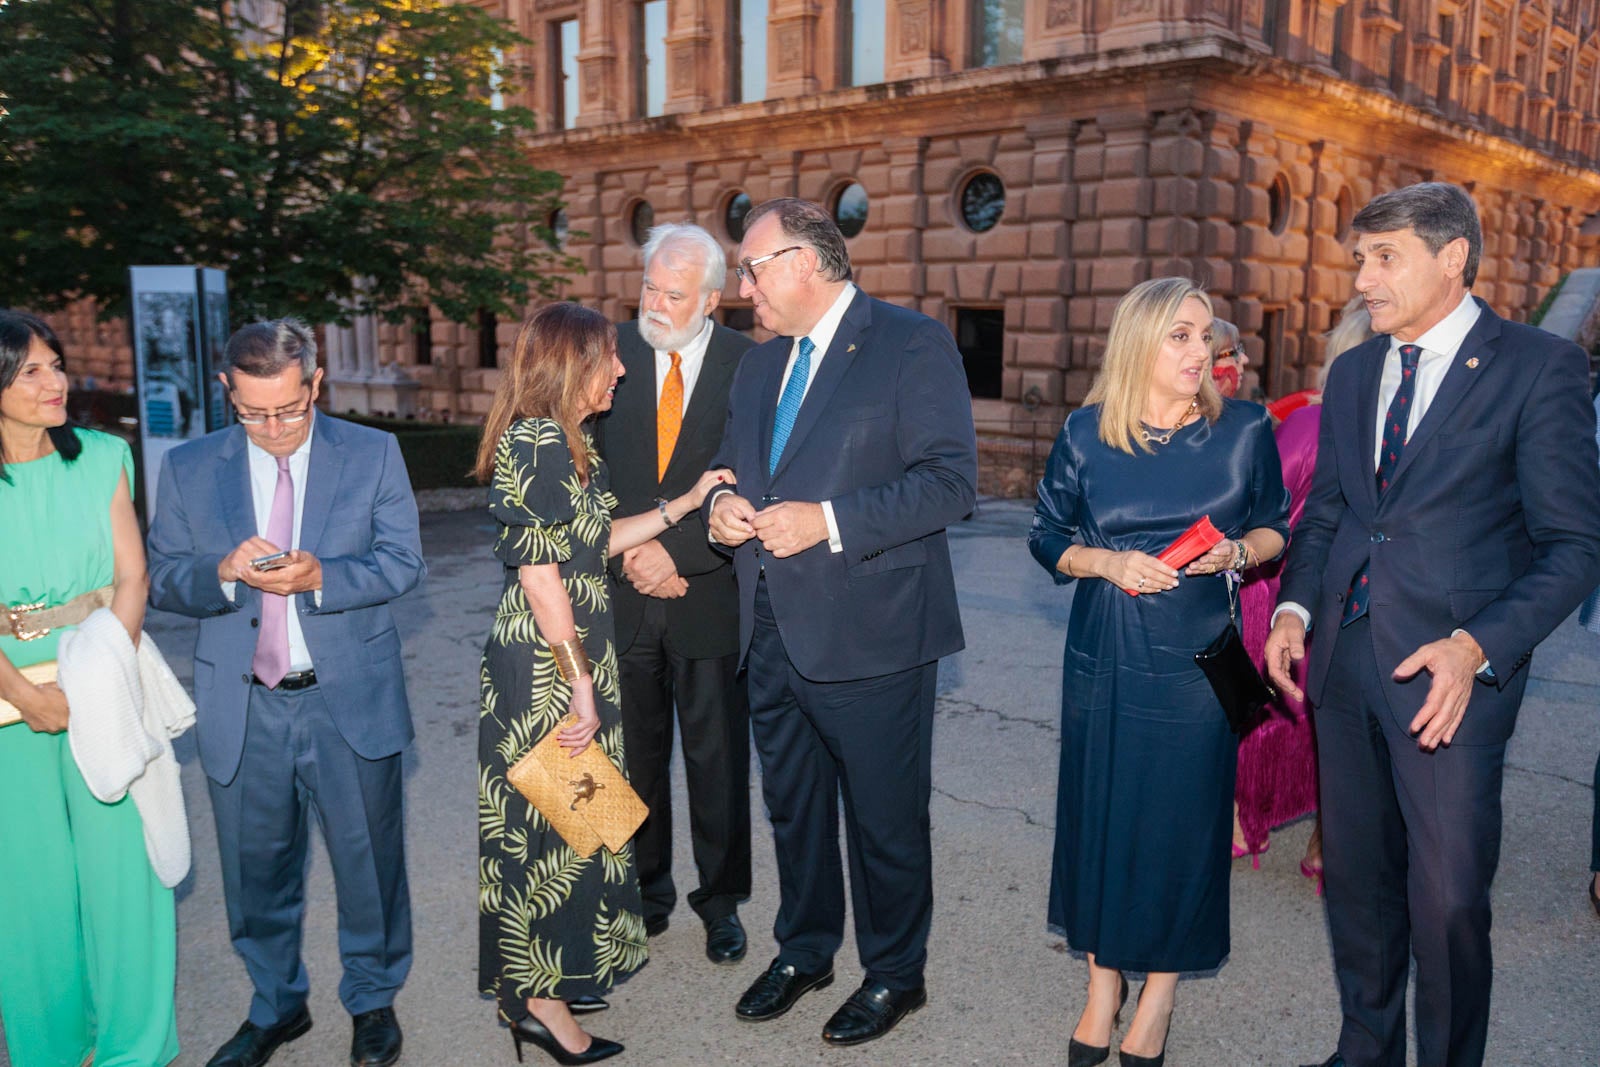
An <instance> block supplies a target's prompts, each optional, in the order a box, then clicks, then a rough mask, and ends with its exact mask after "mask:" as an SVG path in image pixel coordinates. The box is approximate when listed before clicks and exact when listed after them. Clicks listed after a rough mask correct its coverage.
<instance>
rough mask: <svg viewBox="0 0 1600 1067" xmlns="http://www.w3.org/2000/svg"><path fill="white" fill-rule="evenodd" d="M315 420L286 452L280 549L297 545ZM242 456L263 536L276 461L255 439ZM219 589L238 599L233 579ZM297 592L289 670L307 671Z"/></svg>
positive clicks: (259, 533) (292, 605) (310, 665)
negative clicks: (284, 540)
mask: <svg viewBox="0 0 1600 1067" xmlns="http://www.w3.org/2000/svg"><path fill="white" fill-rule="evenodd" d="M316 420H317V416H316V413H315V412H312V414H311V426H310V428H309V430H308V432H307V433H306V439H305V440H304V441H302V442H300V447H299V448H297V449H295V450H294V451H293V452H291V453H290V454H289V477H290V478H291V479H292V480H293V481H294V542H293V543H292V544H287V545H279V546H278V547H279V548H280V549H282V548H299V547H300V517H301V513H302V512H304V511H305V507H306V474H307V472H308V471H309V470H310V469H311V439H312V438H313V437H314V436H316ZM245 456H246V458H247V459H248V460H249V463H250V499H251V503H252V504H253V505H254V506H255V512H256V534H257V536H259V537H263V538H264V537H266V536H267V523H268V522H269V521H270V520H271V518H272V498H273V497H274V496H276V495H277V492H278V461H277V459H276V458H275V457H274V456H272V455H271V454H270V453H269V452H267V451H266V449H264V448H261V447H260V446H259V445H257V444H256V443H255V442H254V441H251V442H249V444H248V445H247V446H246V448H245ZM222 592H223V594H224V595H226V596H227V598H228V599H229V600H234V601H235V602H237V599H236V598H235V597H234V595H233V594H234V583H233V582H223V583H222ZM298 596H299V594H294V595H291V596H290V597H289V671H290V673H294V672H295V671H309V670H311V669H312V668H313V667H314V666H315V664H313V663H312V662H311V651H310V649H308V648H307V647H306V638H305V634H304V633H302V632H301V630H300V608H299V604H298ZM312 598H313V601H314V602H315V603H318V604H320V603H321V601H322V597H321V595H320V594H319V593H313V594H312Z"/></svg>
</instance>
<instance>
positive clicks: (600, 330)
mask: <svg viewBox="0 0 1600 1067" xmlns="http://www.w3.org/2000/svg"><path fill="white" fill-rule="evenodd" d="M621 374H622V364H621V362H620V361H618V359H617V355H616V332H615V330H613V329H612V326H611V324H610V323H609V322H607V321H606V319H605V318H604V317H603V316H602V315H600V314H599V313H598V312H595V311H591V310H589V309H587V308H582V307H579V306H578V305H576V304H568V303H560V304H552V305H550V306H548V307H545V308H543V309H541V310H540V311H539V312H538V313H537V314H535V315H534V316H533V317H532V318H530V319H529V320H528V321H527V322H526V323H524V324H523V326H522V329H521V330H520V331H519V332H518V334H517V339H516V341H515V343H514V344H513V346H512V354H511V363H510V366H508V367H507V368H506V371H505V374H504V375H503V376H502V378H501V380H500V385H499V388H498V390H497V391H496V393H495V398H494V404H493V406H492V407H491V409H490V412H489V417H488V419H487V420H486V422H485V425H484V438H483V443H482V445H481V446H480V447H479V451H478V462H477V468H476V473H477V475H478V477H479V479H480V480H485V481H490V482H491V486H490V491H489V509H490V512H491V513H492V514H493V515H494V517H495V519H496V521H497V522H498V523H499V524H500V529H499V533H498V536H497V538H496V540H495V547H494V552H495V555H496V557H498V558H499V559H500V560H501V561H502V562H503V563H504V564H505V585H504V589H503V592H502V594H501V597H500V603H499V605H498V607H497V608H496V610H495V618H494V625H493V628H492V629H491V631H490V634H489V640H488V643H487V645H486V646H485V648H484V653H483V667H482V673H481V686H482V699H483V702H482V709H481V714H480V718H479V734H478V736H479V741H478V766H479V770H478V828H479V860H478V875H479V909H478V910H479V990H480V992H482V993H483V995H484V996H488V997H494V998H495V999H496V1000H497V1001H498V1002H499V1008H500V1013H501V1015H502V1016H503V1017H504V1018H505V1020H506V1021H507V1022H508V1023H509V1024H510V1025H511V1027H512V1035H513V1038H514V1039H515V1040H516V1043H517V1047H518V1056H519V1058H520V1055H521V1045H522V1042H523V1041H524V1040H526V1041H530V1042H532V1043H534V1044H537V1045H539V1046H540V1047H542V1048H544V1049H545V1050H546V1051H547V1052H549V1053H550V1054H551V1055H552V1056H554V1057H555V1058H556V1059H558V1060H560V1061H562V1062H593V1061H595V1060H599V1059H604V1058H605V1057H607V1056H611V1055H615V1054H616V1053H618V1052H621V1051H622V1046H621V1045H618V1044H616V1043H614V1042H609V1041H606V1040H604V1039H602V1038H595V1037H591V1036H590V1035H589V1034H587V1033H585V1032H584V1031H583V1029H582V1028H581V1027H579V1026H578V1024H577V1022H576V1020H575V1019H574V1018H573V1015H572V1012H571V1011H570V1009H569V1008H568V1005H567V1002H568V1001H571V1000H573V999H574V998H578V997H594V996H596V995H599V994H602V993H604V992H606V991H607V990H609V989H610V988H611V987H612V985H613V984H615V983H616V982H617V981H619V980H621V979H623V978H626V977H627V976H628V975H630V974H632V973H633V972H634V971H636V970H638V969H639V968H640V967H641V966H643V965H644V962H645V958H646V956H647V954H648V953H647V949H646V939H645V931H644V921H643V919H642V918H641V917H640V903H639V883H638V875H637V872H636V871H635V868H634V863H633V849H632V847H631V846H629V847H626V848H624V849H623V850H622V851H621V852H620V853H612V852H610V851H608V850H607V849H605V848H601V849H599V850H598V851H596V852H595V853H594V854H593V855H591V856H589V857H587V858H583V857H580V856H578V855H577V853H575V852H574V851H573V850H572V849H571V848H569V847H568V846H567V844H566V842H565V841H564V840H562V838H561V836H560V835H559V834H557V833H556V832H555V831H554V830H553V829H552V828H551V826H550V824H549V823H548V822H546V821H545V819H544V817H543V816H541V815H540V814H539V813H538V812H537V811H536V810H535V809H534V808H533V806H532V805H530V804H529V803H528V802H527V801H526V800H525V799H523V797H522V795H521V794H519V793H518V792H517V791H516V790H515V789H514V788H513V787H512V786H511V784H510V783H509V782H508V781H507V780H506V769H507V768H508V767H509V766H511V765H512V764H514V763H515V762H516V761H517V760H518V759H520V758H521V757H522V755H523V754H524V753H526V752H527V751H528V749H530V748H532V747H533V745H534V744H536V743H537V742H538V741H539V740H540V739H541V738H543V737H544V736H545V735H546V734H547V733H549V732H550V731H551V730H553V729H556V730H559V731H560V732H559V738H560V744H561V746H562V748H564V749H566V750H567V751H568V752H569V753H570V754H572V755H576V754H577V753H578V752H580V751H582V750H583V749H584V748H585V747H587V746H588V745H589V744H590V742H591V741H592V742H594V743H596V744H598V745H599V746H600V748H601V750H602V751H604V752H605V754H606V755H607V756H609V757H610V758H611V759H612V761H613V762H615V763H616V764H617V765H618V766H619V767H623V768H624V769H625V764H624V761H623V752H622V726H621V720H620V718H619V713H618V692H617V670H616V651H615V649H614V648H613V647H612V620H611V615H610V603H609V599H608V597H607V595H606V588H605V560H606V556H607V555H608V554H609V555H615V554H617V553H619V552H622V551H624V550H626V549H628V548H631V547H633V546H635V545H639V544H643V543H644V542H646V541H649V540H650V539H652V538H654V537H656V536H658V535H659V534H660V533H661V532H662V531H663V530H664V529H666V527H667V523H668V521H669V520H670V521H671V522H672V523H676V522H677V521H678V520H679V519H681V518H682V517H683V516H684V515H686V514H688V513H689V512H690V511H693V510H695V509H697V508H699V506H700V502H701V500H702V499H703V498H704V496H705V493H706V489H707V488H708V487H709V486H711V485H715V484H717V482H718V481H719V480H727V479H728V478H729V476H728V474H727V472H721V473H720V477H719V475H717V474H707V475H706V476H704V477H703V478H702V479H701V481H700V484H698V485H697V486H696V487H695V488H694V489H693V490H691V491H690V492H688V493H685V494H684V495H683V496H681V497H678V498H677V499H675V500H672V501H668V502H667V503H666V505H665V509H664V510H665V512H666V514H663V513H662V510H661V509H657V510H654V511H650V512H648V513H646V514H643V515H635V516H632V517H630V518H625V519H619V520H617V521H616V522H615V523H614V524H613V522H612V520H611V509H612V508H613V507H615V506H616V499H615V498H614V497H613V496H612V495H611V493H610V492H608V490H607V486H608V478H607V474H606V469H605V466H604V464H603V463H602V462H601V461H600V459H599V457H598V456H597V455H596V454H595V453H594V451H593V448H592V446H591V444H590V440H589V435H588V433H587V432H585V431H584V430H583V429H582V424H583V423H584V422H585V421H586V420H587V419H589V418H590V417H591V416H593V415H595V414H596V413H598V412H601V411H606V410H609V409H610V407H611V397H612V395H613V393H614V392H615V389H616V385H617V380H618V378H619V377H620V376H621ZM641 387H642V388H649V387H650V383H648V382H646V383H643V384H642V386H641ZM574 639H575V640H576V642H577V643H578V644H579V645H581V647H582V651H583V653H584V654H586V656H587V659H588V661H589V662H588V664H584V663H583V662H582V659H581V657H580V658H579V659H578V662H577V664H576V669H575V670H572V673H575V674H576V675H577V677H576V678H575V679H574V680H572V681H570V682H569V681H568V679H567V678H566V677H565V676H564V673H563V670H562V669H559V668H560V665H558V663H557V657H556V654H555V653H554V652H553V651H552V647H551V646H552V645H554V646H556V647H557V648H561V647H562V646H563V643H564V642H567V641H572V640H574ZM568 666H569V669H571V665H568ZM569 716H570V718H568V717H569ZM563 719H565V720H566V721H565V722H563ZM574 1057H577V1059H574Z"/></svg>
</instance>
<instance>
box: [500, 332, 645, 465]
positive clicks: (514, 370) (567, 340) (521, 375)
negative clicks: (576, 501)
mask: <svg viewBox="0 0 1600 1067" xmlns="http://www.w3.org/2000/svg"><path fill="white" fill-rule="evenodd" d="M616 350H617V329H616V327H615V326H613V325H611V320H610V319H607V318H606V317H605V316H604V315H602V314H600V312H598V311H594V310H592V309H590V308H586V307H583V306H582V305H580V304H573V303H568V302H565V301H562V302H560V303H555V304H546V305H545V306H544V307H542V308H540V309H539V310H538V311H536V312H534V313H533V315H532V316H530V317H529V318H528V320H527V321H526V322H524V323H523V324H522V328H521V329H519V330H518V331H517V339H516V340H515V341H513V342H511V360H510V362H509V363H508V364H507V365H506V368H505V370H503V371H502V372H501V374H500V384H499V385H498V386H496V387H495V391H494V401H493V403H491V404H490V405H489V414H488V416H487V417H486V418H485V419H484V420H483V439H482V440H481V441H479V442H478V461H477V463H476V464H474V466H473V469H472V473H473V475H474V476H475V477H477V479H478V480H479V481H480V482H487V481H489V480H490V479H491V478H493V477H494V460H495V452H496V450H497V449H498V448H499V446H500V438H501V437H503V436H505V432H506V430H507V429H508V428H509V427H510V426H511V424H512V423H513V422H515V421H517V420H518V419H534V418H541V419H554V420H555V421H557V422H559V423H560V424H561V431H562V432H563V433H564V434H566V437H567V448H568V449H570V450H571V452H572V464H573V466H575V467H576V468H577V469H578V477H579V478H588V477H589V450H588V448H587V447H585V444H584V434H583V421H584V419H585V418H586V417H587V413H586V412H585V411H584V410H583V406H584V401H585V397H586V395H587V393H588V391H589V389H590V388H591V387H593V385H594V382H595V378H596V376H597V375H599V374H602V373H606V372H607V371H608V369H609V368H610V366H611V357H612V354H613V353H615V352H616Z"/></svg>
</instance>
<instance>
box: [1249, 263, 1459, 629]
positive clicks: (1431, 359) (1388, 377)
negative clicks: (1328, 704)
mask: <svg viewBox="0 0 1600 1067" xmlns="http://www.w3.org/2000/svg"><path fill="white" fill-rule="evenodd" d="M1481 313H1482V309H1481V308H1479V307H1478V302H1477V301H1476V300H1474V299H1472V294H1471V293H1470V292H1469V293H1467V294H1466V295H1464V296H1463V297H1462V298H1461V303H1459V304H1457V305H1456V307H1455V310H1454V311H1452V312H1450V314H1448V315H1446V316H1445V317H1444V318H1442V319H1440V320H1439V321H1438V322H1436V323H1434V324H1433V326H1432V327H1431V328H1430V329H1429V330H1428V331H1427V332H1426V333H1424V334H1423V335H1422V336H1421V337H1418V338H1417V339H1416V340H1415V341H1412V342H1409V343H1411V344H1415V345H1417V346H1418V347H1419V348H1421V349H1422V355H1421V357H1420V358H1419V359H1418V361H1417V384H1416V387H1415V392H1414V393H1413V394H1412V402H1411V421H1410V422H1408V423H1407V424H1406V440H1408V441H1409V440H1410V439H1411V435H1412V434H1413V433H1415V432H1416V430H1417V427H1418V426H1419V425H1421V423H1422V417H1423V416H1424V415H1426V414H1427V413H1428V408H1429V406H1430V405H1432V404H1433V398H1434V397H1435V396H1437V395H1438V394H1439V386H1440V385H1441V384H1442V383H1443V382H1444V376H1445V372H1446V371H1448V370H1449V369H1450V364H1451V363H1452V362H1453V361H1454V360H1455V358H1456V353H1457V352H1459V351H1461V345H1462V342H1464V341H1465V340H1466V339H1467V334H1468V333H1470V332H1471V331H1472V327H1473V326H1475V325H1477V322H1478V316H1479V315H1480V314H1481ZM1404 343H1406V342H1402V341H1400V340H1397V339H1396V338H1394V337H1390V338H1389V352H1388V354H1387V355H1386V356H1384V357H1383V374H1382V376H1381V377H1380V378H1379V379H1378V404H1377V410H1376V411H1374V412H1373V413H1372V419H1373V431H1374V434H1373V449H1372V470H1371V471H1369V472H1368V474H1369V476H1370V477H1372V478H1376V477H1377V476H1378V473H1377V472H1378V463H1379V462H1380V460H1381V459H1382V457H1383V422H1384V419H1385V418H1387V416H1388V413H1389V405H1390V404H1392V403H1393V402H1394V394H1395V393H1396V392H1398V391H1399V389H1400V346H1401V345H1402V344H1404ZM1285 611H1288V612H1293V613H1294V614H1295V615H1297V616H1298V617H1299V619H1300V622H1301V623H1302V624H1303V625H1304V626H1305V628H1306V629H1307V630H1310V629H1311V613H1310V612H1309V611H1307V610H1306V609H1305V606H1304V605H1303V604H1297V603H1295V602H1294V601H1292V600H1285V601H1284V602H1283V603H1281V604H1279V605H1278V607H1277V608H1276V610H1274V611H1273V613H1272V621H1273V622H1277V621H1278V615H1279V614H1280V613H1282V612H1285Z"/></svg>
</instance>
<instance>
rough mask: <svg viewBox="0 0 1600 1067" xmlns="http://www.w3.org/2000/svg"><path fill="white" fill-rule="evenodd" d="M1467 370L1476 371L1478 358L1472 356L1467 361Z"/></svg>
mask: <svg viewBox="0 0 1600 1067" xmlns="http://www.w3.org/2000/svg"><path fill="white" fill-rule="evenodd" d="M1467 369H1468V370H1477V369H1478V357H1477V356H1473V357H1472V358H1471V359H1469V360H1467Z"/></svg>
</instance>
